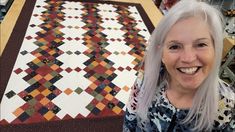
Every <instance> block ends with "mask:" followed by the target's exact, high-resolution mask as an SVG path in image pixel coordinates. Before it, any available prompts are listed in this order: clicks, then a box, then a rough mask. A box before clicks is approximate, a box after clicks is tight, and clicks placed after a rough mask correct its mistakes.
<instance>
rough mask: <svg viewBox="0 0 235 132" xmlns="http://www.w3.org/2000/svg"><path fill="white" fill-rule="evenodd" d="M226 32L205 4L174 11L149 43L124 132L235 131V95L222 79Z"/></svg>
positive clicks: (188, 1)
mask: <svg viewBox="0 0 235 132" xmlns="http://www.w3.org/2000/svg"><path fill="white" fill-rule="evenodd" d="M222 31H223V30H222V16H221V14H220V13H219V11H218V10H216V9H215V8H213V7H212V6H210V5H208V4H206V3H203V2H197V1H194V0H181V1H180V2H178V3H177V4H176V5H175V6H173V7H172V9H171V10H170V11H169V12H168V13H167V15H166V16H165V17H164V18H163V19H162V20H161V22H160V23H159V24H158V27H157V28H156V29H155V30H154V32H153V33H152V36H151V38H150V40H149V46H148V48H147V51H146V56H145V60H144V68H142V70H140V71H139V74H138V77H137V80H136V82H135V84H134V86H133V87H132V92H131V96H130V99H129V102H128V104H127V110H126V114H125V119H124V127H123V131H125V132H126V131H127V132H128V131H138V132H139V131H147V132H149V131H160V132H190V131H226V132H230V131H234V130H235V109H234V105H235V94H234V92H233V91H232V87H230V86H228V85H227V84H226V83H224V82H223V81H222V80H220V79H219V77H218V72H219V68H220V63H221V55H222V49H223V41H222V40H223V35H222ZM143 69H144V70H143Z"/></svg>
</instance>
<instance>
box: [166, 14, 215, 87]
mask: <svg viewBox="0 0 235 132" xmlns="http://www.w3.org/2000/svg"><path fill="white" fill-rule="evenodd" d="M214 57H215V53H214V46H213V40H212V38H211V36H210V33H209V27H208V26H207V24H206V23H205V22H203V21H201V19H200V18H199V17H190V18H187V19H183V20H180V21H179V22H177V23H176V24H175V25H173V27H172V28H171V29H170V31H169V32H168V34H167V36H166V39H165V42H164V46H163V58H162V62H163V63H164V64H165V67H166V69H167V71H168V73H169V75H170V87H172V88H174V87H180V88H183V89H185V90H196V89H197V88H198V86H199V85H200V84H201V83H202V82H203V81H204V80H205V78H206V77H207V76H208V74H209V72H210V70H211V69H212V66H213V64H214Z"/></svg>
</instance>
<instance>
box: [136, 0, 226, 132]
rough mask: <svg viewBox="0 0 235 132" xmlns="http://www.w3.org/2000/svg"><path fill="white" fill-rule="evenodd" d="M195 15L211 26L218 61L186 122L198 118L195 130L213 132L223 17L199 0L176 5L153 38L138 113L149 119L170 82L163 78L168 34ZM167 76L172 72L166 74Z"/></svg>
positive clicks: (185, 0)
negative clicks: (163, 87)
mask: <svg viewBox="0 0 235 132" xmlns="http://www.w3.org/2000/svg"><path fill="white" fill-rule="evenodd" d="M195 16H197V17H198V16H199V18H201V20H202V21H205V22H206V23H207V25H208V26H209V29H210V35H211V37H212V40H213V42H214V43H213V44H214V50H215V58H214V59H215V60H214V65H213V68H212V69H211V72H210V73H209V75H208V77H207V78H206V79H205V80H204V81H203V83H202V84H201V85H200V86H199V88H198V90H197V92H196V94H195V96H194V100H193V106H192V107H191V108H190V110H189V113H188V115H187V117H186V118H185V119H184V120H183V121H182V123H187V122H189V123H190V122H191V121H192V120H193V119H196V122H195V124H194V127H193V130H210V129H211V128H212V126H213V124H214V119H215V117H216V112H217V110H218V98H219V89H218V88H219V76H218V73H219V67H220V64H221V56H222V49H223V36H222V32H223V29H222V27H223V25H222V22H223V17H222V15H221V13H220V12H219V11H218V10H217V9H216V8H214V7H212V6H211V5H208V4H207V3H204V2H198V1H195V0H181V1H180V2H178V3H177V4H176V5H175V6H173V7H172V9H171V10H170V11H169V12H168V13H167V14H166V15H165V16H164V17H163V18H162V20H161V21H160V23H159V24H158V26H157V28H156V29H155V30H154V31H153V33H152V35H151V37H150V39H149V45H148V48H147V50H146V54H145V60H144V61H145V63H144V71H145V72H144V81H143V85H142V86H141V90H140V99H139V104H138V111H137V113H138V115H139V116H140V117H141V118H143V119H146V118H147V111H148V108H149V106H150V104H151V102H152V99H153V97H154V95H155V94H156V92H157V91H158V90H157V88H158V82H159V81H160V78H163V80H167V77H166V76H164V75H163V76H162V75H160V69H161V59H162V52H163V48H162V47H163V43H164V41H165V38H166V35H167V33H168V32H169V30H170V29H171V27H172V26H173V25H174V24H175V23H176V22H178V21H180V20H182V19H186V18H189V17H195ZM192 26H193V25H192ZM165 74H168V73H167V72H165ZM198 115H200V116H198Z"/></svg>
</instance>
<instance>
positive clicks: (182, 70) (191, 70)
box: [179, 67, 197, 74]
mask: <svg viewBox="0 0 235 132" xmlns="http://www.w3.org/2000/svg"><path fill="white" fill-rule="evenodd" d="M179 70H180V71H181V72H183V73H186V74H194V73H195V72H196V71H197V67H190V68H179Z"/></svg>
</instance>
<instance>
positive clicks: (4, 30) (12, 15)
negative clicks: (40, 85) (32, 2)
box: [0, 0, 162, 55]
mask: <svg viewBox="0 0 235 132" xmlns="http://www.w3.org/2000/svg"><path fill="white" fill-rule="evenodd" d="M112 1H121V2H131V3H141V5H142V6H143V7H144V9H145V11H146V12H147V14H148V16H149V18H150V19H151V21H152V23H153V24H154V25H155V26H156V25H157V24H158V22H159V20H160V19H161V18H162V14H161V12H160V11H159V10H158V9H157V7H156V6H155V5H154V3H153V1H152V0H112ZM24 3H25V0H14V2H13V4H12V6H11V8H10V10H9V11H8V13H7V15H6V16H5V18H4V20H3V21H2V23H1V25H0V35H1V41H0V46H1V47H0V55H1V54H2V52H3V50H4V48H5V46H6V43H7V41H8V39H9V37H10V35H11V32H12V30H13V28H14V25H15V23H16V20H17V18H18V16H19V14H20V11H21V9H22V7H23V5H24Z"/></svg>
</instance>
